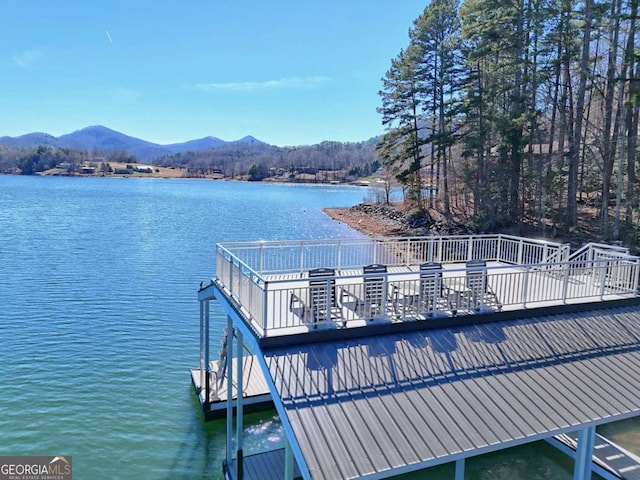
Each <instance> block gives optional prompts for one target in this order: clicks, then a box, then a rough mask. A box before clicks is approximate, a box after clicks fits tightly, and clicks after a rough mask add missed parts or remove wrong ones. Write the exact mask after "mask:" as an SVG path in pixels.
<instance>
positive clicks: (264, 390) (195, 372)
mask: <svg viewBox="0 0 640 480" xmlns="http://www.w3.org/2000/svg"><path fill="white" fill-rule="evenodd" d="M221 367H222V368H221ZM224 372H225V370H224V359H222V360H221V359H218V360H212V361H211V364H210V373H209V374H210V375H211V378H210V385H211V388H210V391H209V401H208V402H206V401H205V393H204V392H205V390H206V388H205V386H204V385H203V384H202V383H203V382H202V376H201V374H200V369H199V368H192V369H191V382H192V383H193V387H194V389H195V391H196V392H197V393H198V396H199V398H200V403H201V405H202V411H203V413H204V417H205V421H209V420H216V419H220V418H224V417H225V415H226V412H227V398H228V397H227V395H228V388H229V385H228V382H227V377H226V375H224ZM216 375H218V377H216ZM205 383H206V382H205ZM236 385H237V382H236V381H233V382H232V386H231V388H232V390H231V392H232V400H233V405H234V407H233V409H234V412H233V414H234V415H235V404H236V402H237V400H238V391H237V388H236ZM242 397H243V399H244V411H245V413H249V412H255V411H262V410H269V409H272V408H274V407H273V401H272V399H271V392H270V391H269V387H268V386H267V382H266V381H265V378H264V375H263V374H262V371H261V370H260V367H259V366H258V362H257V359H256V357H255V355H247V356H245V357H244V358H243V394H242Z"/></svg>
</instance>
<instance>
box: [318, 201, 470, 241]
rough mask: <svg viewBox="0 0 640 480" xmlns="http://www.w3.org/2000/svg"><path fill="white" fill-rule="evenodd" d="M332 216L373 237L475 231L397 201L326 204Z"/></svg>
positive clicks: (455, 233) (452, 233) (327, 212)
mask: <svg viewBox="0 0 640 480" xmlns="http://www.w3.org/2000/svg"><path fill="white" fill-rule="evenodd" d="M323 211H324V212H325V213H326V214H327V215H328V216H329V217H331V218H333V219H334V220H336V221H338V222H341V223H344V224H346V225H348V226H349V227H351V228H353V229H354V230H357V231H359V232H360V233H362V234H363V235H367V236H369V237H409V236H423V235H433V234H438V235H464V234H468V233H471V232H469V231H468V229H467V228H465V227H464V226H463V225H460V224H453V223H450V222H446V221H445V220H444V219H441V218H434V217H433V216H432V215H430V214H429V213H426V212H425V213H423V214H421V215H417V214H415V213H410V212H407V211H405V210H404V209H403V208H402V207H401V206H396V205H377V204H376V205H372V204H365V203H361V204H358V205H355V206H353V207H350V208H326V209H324V210H323Z"/></svg>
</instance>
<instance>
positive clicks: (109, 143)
mask: <svg viewBox="0 0 640 480" xmlns="http://www.w3.org/2000/svg"><path fill="white" fill-rule="evenodd" d="M234 143H258V144H264V145H266V144H265V143H264V142H262V141H260V140H258V139H257V138H254V137H252V136H251V135H248V136H246V137H243V138H241V139H240V140H235V141H233V142H227V141H225V140H221V139H220V138H217V137H212V136H209V137H204V138H198V139H196V140H189V141H188V142H182V143H171V144H168V145H161V144H158V143H153V142H147V141H146V140H142V139H140V138H136V137H131V136H129V135H125V134H124V133H120V132H116V131H115V130H111V129H110V128H107V127H103V126H102V125H94V126H91V127H86V128H83V129H80V130H76V131H75V132H72V133H68V134H66V135H61V136H59V137H54V136H53V135H49V134H48V133H41V132H35V133H27V134H25V135H20V136H18V137H7V136H4V137H0V145H4V146H7V147H38V146H41V145H44V146H51V147H68V148H77V149H80V150H93V149H94V148H97V149H98V150H124V151H126V152H127V153H129V154H130V155H135V156H136V158H138V159H139V160H149V159H152V158H158V157H162V156H165V155H171V154H174V153H182V152H188V151H197V150H204V149H208V148H215V147H220V146H223V145H229V144H234Z"/></svg>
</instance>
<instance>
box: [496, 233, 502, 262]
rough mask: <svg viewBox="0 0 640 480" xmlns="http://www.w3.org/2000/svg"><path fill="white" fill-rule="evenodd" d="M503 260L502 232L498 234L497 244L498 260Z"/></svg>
mask: <svg viewBox="0 0 640 480" xmlns="http://www.w3.org/2000/svg"><path fill="white" fill-rule="evenodd" d="M501 261H502V234H500V233H499V234H498V240H497V245H496V262H501Z"/></svg>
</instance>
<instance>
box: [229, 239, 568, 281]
mask: <svg viewBox="0 0 640 480" xmlns="http://www.w3.org/2000/svg"><path fill="white" fill-rule="evenodd" d="M568 251H569V250H568V246H567V245H565V244H560V243H554V242H548V241H543V240H535V239H529V238H522V237H515V236H511V235H502V234H499V235H459V236H438V237H436V236H431V237H403V238H385V239H342V240H333V239H325V240H300V241H273V242H244V243H223V244H218V245H217V252H218V255H220V254H221V253H222V254H223V258H225V259H226V261H231V259H233V261H236V262H240V263H242V264H244V265H245V266H246V267H247V268H248V269H250V270H251V271H253V272H255V273H257V274H260V275H276V274H290V273H296V272H297V273H303V272H305V271H307V270H310V269H312V268H319V267H325V268H333V269H336V270H349V269H358V268H361V267H362V266H363V265H370V264H373V263H380V264H384V265H387V266H388V267H396V266H408V265H419V264H420V263H423V262H433V261H435V262H441V263H463V262H467V261H469V260H477V259H483V260H486V261H497V262H503V263H510V264H518V265H520V264H525V263H544V262H547V261H548V259H549V258H554V259H555V260H556V261H565V260H567V257H566V255H568ZM216 265H218V268H220V263H219V262H216ZM223 269H224V267H223ZM216 273H217V275H218V277H220V276H221V274H223V273H224V271H220V270H218V271H217V272H216Z"/></svg>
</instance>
